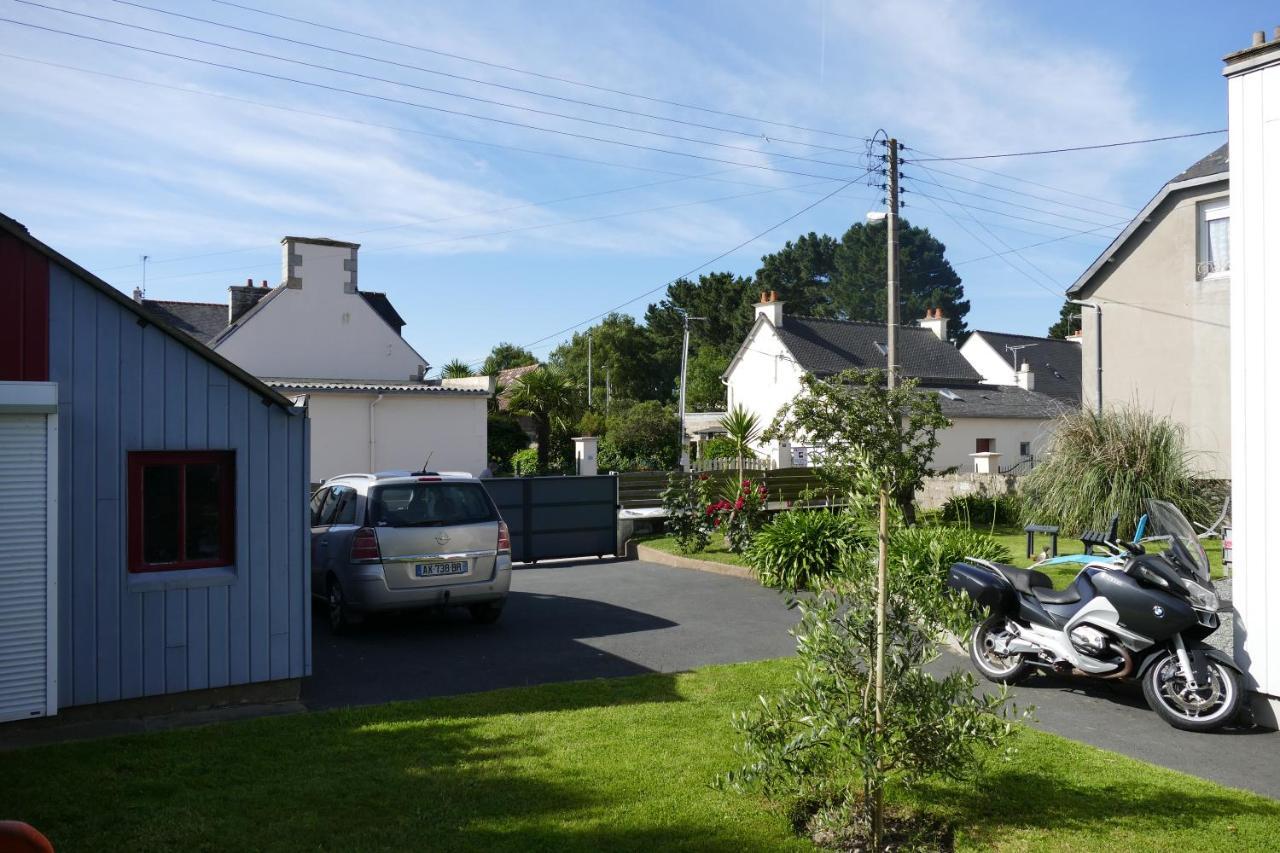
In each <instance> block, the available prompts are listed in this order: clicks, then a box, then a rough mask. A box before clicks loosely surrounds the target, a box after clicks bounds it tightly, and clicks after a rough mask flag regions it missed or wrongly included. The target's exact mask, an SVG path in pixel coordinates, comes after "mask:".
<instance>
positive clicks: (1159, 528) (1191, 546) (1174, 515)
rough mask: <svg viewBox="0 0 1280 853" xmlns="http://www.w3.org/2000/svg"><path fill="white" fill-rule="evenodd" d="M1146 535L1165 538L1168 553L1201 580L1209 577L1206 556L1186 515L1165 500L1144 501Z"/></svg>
mask: <svg viewBox="0 0 1280 853" xmlns="http://www.w3.org/2000/svg"><path fill="white" fill-rule="evenodd" d="M1147 515H1148V517H1149V525H1148V530H1149V533H1148V534H1147V535H1148V537H1149V538H1167V539H1168V540H1169V550H1170V551H1171V552H1172V556H1173V557H1174V559H1176V560H1177V561H1178V562H1179V563H1181V564H1182V566H1183V568H1185V569H1186V570H1188V571H1190V572H1191V573H1192V574H1194V575H1195V576H1196V577H1198V578H1200V579H1201V580H1204V581H1208V580H1209V556H1208V555H1207V554H1206V553H1205V552H1204V546H1203V545H1201V544H1200V538H1199V537H1198V536H1196V531H1195V528H1194V527H1192V526H1191V522H1189V521H1187V517H1186V516H1185V515H1183V514H1182V512H1181V511H1180V510H1179V509H1178V508H1177V507H1176V506H1174V505H1173V504H1171V503H1169V502H1168V501H1154V500H1153V501H1147Z"/></svg>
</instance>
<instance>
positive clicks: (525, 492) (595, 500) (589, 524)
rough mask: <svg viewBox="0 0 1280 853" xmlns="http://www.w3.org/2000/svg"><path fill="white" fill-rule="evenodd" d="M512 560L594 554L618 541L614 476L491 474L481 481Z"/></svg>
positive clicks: (604, 551) (613, 548)
mask: <svg viewBox="0 0 1280 853" xmlns="http://www.w3.org/2000/svg"><path fill="white" fill-rule="evenodd" d="M484 485H485V488H487V489H488V490H489V494H490V495H492V496H493V501H494V503H496V504H497V505H498V509H499V511H500V512H501V513H502V517H503V519H504V520H505V521H506V522H507V527H508V528H510V530H511V557H512V559H514V560H516V561H517V562H523V563H532V562H535V561H537V560H554V559H557V558H560V557H597V556H603V555H605V554H612V553H614V552H615V551H616V550H617V547H618V478H617V477H616V476H613V475H600V476H596V477H495V478H493V479H491V480H485V481H484Z"/></svg>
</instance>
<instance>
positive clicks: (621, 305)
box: [467, 169, 872, 364]
mask: <svg viewBox="0 0 1280 853" xmlns="http://www.w3.org/2000/svg"><path fill="white" fill-rule="evenodd" d="M871 172H872V169H867V170H866V171H865V172H863V173H862V174H861V175H859V176H857V177H856V178H852V179H850V180H848V181H846V182H845V183H843V184H841V185H840V186H838V187H836V188H835V189H833V190H832V191H831V192H829V193H827V194H826V195H824V196H823V197H822V198H820V199H818V200H817V201H813V202H810V203H809V204H807V205H805V206H804V207H802V208H800V209H799V210H797V211H796V212H795V213H793V214H791V215H790V216H788V217H787V218H786V219H782V220H780V221H778V222H775V223H774V224H772V225H770V226H769V227H768V228H766V229H764V230H763V231H761V232H760V233H758V234H756V235H754V236H752V237H748V238H747V239H746V240H743V241H742V242H741V243H739V244H738V245H736V246H734V247H733V248H731V249H727V250H726V251H723V252H721V253H720V254H718V255H716V256H715V257H714V258H711V259H709V260H706V261H703V262H702V263H700V264H698V265H697V266H696V267H694V268H693V269H690V270H687V271H685V272H683V273H681V274H680V275H678V276H676V277H675V278H673V279H671V280H669V281H665V282H663V283H662V284H660V285H658V286H657V287H655V288H652V289H650V290H646V291H645V292H644V293H641V294H639V295H638V296H633V297H632V298H630V299H628V300H627V301H625V302H621V303H619V304H617V305H615V306H614V307H612V308H610V309H608V310H606V311H602V312H600V313H599V314H596V315H594V316H591V317H588V318H587V319H585V320H581V321H579V322H577V323H574V324H573V325H571V326H566V327H565V328H563V329H561V330H559V331H557V332H552V333H551V334H549V335H545V336H544V337H541V338H538V339H537V340H536V341H532V342H531V343H527V344H524V345H523V346H524V348H525V349H532V348H533V347H535V346H537V345H538V344H541V343H543V342H544V341H549V340H551V339H553V338H558V337H559V336H560V335H563V334H565V333H567V332H572V331H573V330H574V329H576V328H578V327H579V326H583V325H586V324H587V323H593V322H595V321H596V320H599V319H601V318H602V317H607V316H608V315H610V314H612V313H614V312H616V311H620V310H621V309H623V308H625V307H627V306H628V305H630V304H631V303H632V302H638V301H639V300H641V299H644V298H645V297H647V296H651V295H653V294H655V293H657V292H658V291H660V290H662V289H664V288H667V287H670V286H671V285H673V284H675V283H676V282H677V281H679V280H680V279H682V278H688V277H689V276H691V275H693V274H694V273H696V272H698V271H700V270H702V269H705V268H706V267H709V266H711V265H712V264H714V263H716V262H717V261H719V260H722V259H723V258H727V257H728V256H729V255H732V254H733V253H734V252H736V251H738V250H739V249H741V248H743V247H744V246H748V245H750V244H751V243H754V242H755V241H756V240H759V239H760V238H761V237H764V236H766V235H768V234H770V233H771V232H773V231H776V230H777V229H779V228H781V227H782V226H783V225H786V224H787V223H788V222H791V221H792V220H793V219H796V218H797V217H800V216H803V215H804V214H806V213H808V212H809V211H811V210H813V209H814V208H815V207H817V206H818V205H820V204H822V203H823V202H825V201H827V200H828V199H830V198H832V197H833V196H835V195H837V194H839V193H841V192H843V191H844V190H846V189H848V188H849V187H851V186H852V185H854V184H855V183H857V182H858V181H860V180H862V179H863V178H865V177H866V176H867V175H869V174H871ZM483 361H484V359H483V358H480V359H473V360H472V361H469V362H467V363H468V364H477V363H480V362H483Z"/></svg>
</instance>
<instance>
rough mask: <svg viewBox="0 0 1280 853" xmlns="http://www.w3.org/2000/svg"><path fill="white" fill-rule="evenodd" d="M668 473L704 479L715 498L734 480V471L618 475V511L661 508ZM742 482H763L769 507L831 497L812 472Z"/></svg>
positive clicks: (781, 471) (762, 474) (781, 472)
mask: <svg viewBox="0 0 1280 853" xmlns="http://www.w3.org/2000/svg"><path fill="white" fill-rule="evenodd" d="M672 473H676V474H678V475H680V476H684V477H696V476H703V475H705V476H707V477H708V478H709V479H710V480H711V481H712V487H711V488H712V493H713V494H717V493H719V492H720V491H721V490H723V489H724V488H725V487H726V486H727V487H729V488H732V483H733V481H734V480H735V479H736V478H737V474H738V471H737V467H736V466H735V467H734V469H733V470H732V471H714V472H702V473H696V472H689V471H677V472H668V471H635V472H631V473H626V474H619V475H618V506H619V507H621V508H622V509H643V508H649V507H659V506H662V492H663V491H664V490H665V489H666V488H667V481H668V479H669V478H670V477H671V474H672ZM746 478H747V479H749V480H752V481H761V480H763V481H764V485H765V488H766V489H768V490H769V503H770V504H774V505H777V504H787V503H794V502H798V501H800V500H802V499H803V498H804V496H805V495H806V493H809V492H812V493H815V494H816V498H817V501H818V502H819V503H823V502H829V501H830V500H831V499H832V498H833V496H832V495H830V494H828V492H829V491H830V490H829V489H828V487H827V486H826V484H825V483H824V482H823V481H822V479H821V478H820V477H819V476H818V474H817V472H816V471H815V470H814V469H813V468H774V469H772V470H767V471H747V472H746Z"/></svg>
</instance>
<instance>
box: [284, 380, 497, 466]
mask: <svg viewBox="0 0 1280 853" xmlns="http://www.w3.org/2000/svg"><path fill="white" fill-rule="evenodd" d="M375 400H377V395H376V394H354V393H324V392H311V393H310V402H309V404H308V408H309V413H310V417H311V479H312V480H313V481H314V482H320V481H321V480H324V479H326V478H328V477H332V476H334V475H336V474H350V473H358V472H367V471H393V470H404V469H408V470H411V471H414V470H418V469H419V468H420V467H421V466H422V464H423V462H425V461H426V460H427V456H428V454H430V455H431V466H430V467H431V470H434V471H466V472H469V473H471V474H479V473H480V472H481V471H482V470H484V467H485V462H486V460H487V457H488V433H487V413H488V406H487V400H486V398H485V397H482V396H478V395H477V396H446V395H440V396H436V395H430V396H427V395H421V394H386V395H384V396H383V398H382V400H381V401H380V402H378V404H377V405H376V406H374V407H373V415H372V417H373V425H374V429H373V436H374V444H373V448H372V456H371V455H370V444H369V424H370V404H372V403H373V402H374V401H375Z"/></svg>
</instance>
